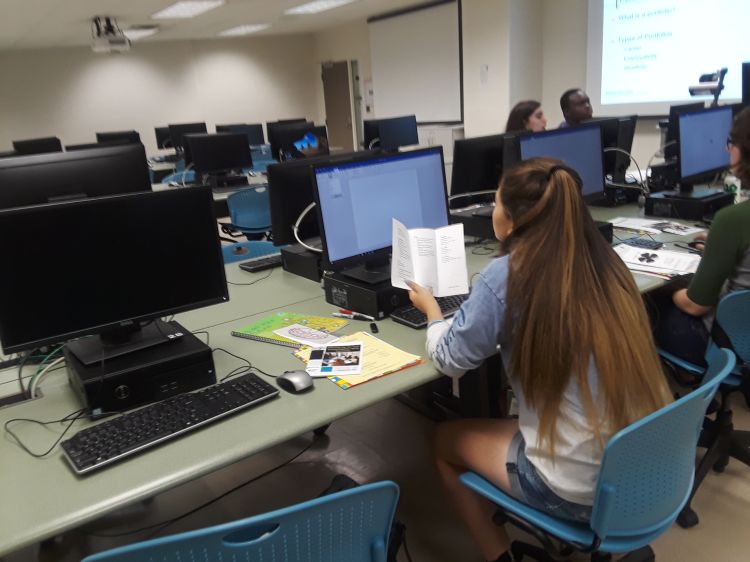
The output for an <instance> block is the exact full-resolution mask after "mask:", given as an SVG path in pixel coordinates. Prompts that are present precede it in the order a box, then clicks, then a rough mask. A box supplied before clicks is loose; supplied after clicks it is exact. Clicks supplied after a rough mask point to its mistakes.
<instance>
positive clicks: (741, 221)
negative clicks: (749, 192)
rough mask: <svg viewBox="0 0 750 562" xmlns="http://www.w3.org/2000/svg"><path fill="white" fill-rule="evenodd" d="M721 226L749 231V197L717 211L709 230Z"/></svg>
mask: <svg viewBox="0 0 750 562" xmlns="http://www.w3.org/2000/svg"><path fill="white" fill-rule="evenodd" d="M721 228H728V229H731V230H736V229H741V230H747V231H750V199H748V200H747V201H744V202H742V203H738V204H737V205H730V206H728V207H724V208H723V209H721V210H720V211H718V212H717V213H716V216H715V217H714V222H713V224H712V225H711V230H714V229H717V230H718V229H721Z"/></svg>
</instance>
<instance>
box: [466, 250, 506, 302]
mask: <svg viewBox="0 0 750 562" xmlns="http://www.w3.org/2000/svg"><path fill="white" fill-rule="evenodd" d="M509 266H510V263H509V256H501V257H499V258H495V259H493V260H492V261H491V262H490V263H489V264H487V266H486V267H485V268H484V269H483V270H482V271H481V272H480V273H479V279H478V280H477V281H476V282H475V283H474V287H475V288H476V287H477V285H478V284H481V285H484V287H485V288H486V289H488V290H489V291H490V292H492V293H493V294H494V295H495V296H496V297H497V298H498V299H500V300H504V298H505V289H506V286H507V284H508V270H509Z"/></svg>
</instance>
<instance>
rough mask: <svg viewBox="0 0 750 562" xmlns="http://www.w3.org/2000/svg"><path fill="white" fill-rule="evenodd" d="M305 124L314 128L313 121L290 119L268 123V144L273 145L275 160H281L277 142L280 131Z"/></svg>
mask: <svg viewBox="0 0 750 562" xmlns="http://www.w3.org/2000/svg"><path fill="white" fill-rule="evenodd" d="M305 124H307V125H309V126H314V123H313V122H312V121H305V120H304V119H290V120H287V121H270V122H268V123H266V138H267V139H268V144H270V145H271V156H272V157H273V158H274V159H275V160H279V151H278V146H279V143H278V141H277V140H276V136H277V134H278V131H281V130H283V129H287V128H289V127H295V126H299V125H305ZM274 149H275V150H274Z"/></svg>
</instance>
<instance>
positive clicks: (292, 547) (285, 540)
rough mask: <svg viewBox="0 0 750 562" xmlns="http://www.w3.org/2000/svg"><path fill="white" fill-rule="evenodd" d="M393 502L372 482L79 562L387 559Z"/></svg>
mask: <svg viewBox="0 0 750 562" xmlns="http://www.w3.org/2000/svg"><path fill="white" fill-rule="evenodd" d="M397 502H398V486H396V484H395V483H393V482H389V481H385V482H375V483H373V484H366V485H364V486H359V487H356V488H351V489H349V490H344V491H342V492H337V493H335V494H331V495H327V496H322V497H320V498H316V499H314V500H310V501H306V502H303V503H300V504H297V505H293V506H291V507H287V508H284V509H279V510H277V511H272V512H270V513H267V514H263V515H256V516H255V517H248V518H247V519H242V520H240V521H235V522H232V523H225V524H223V525H217V526H215V527H209V528H206V529H200V530H197V531H190V532H187V533H181V534H178V535H172V536H169V537H164V538H159V539H154V540H149V541H145V542H141V543H137V544H133V545H129V546H122V547H119V548H115V549H112V550H108V551H106V552H102V553H99V554H94V555H92V556H88V557H87V558H84V560H83V561H82V562H100V561H108V562H143V561H150V560H153V561H156V560H158V561H159V562H186V561H190V560H195V561H197V560H201V561H203V560H206V561H208V560H215V561H222V560H223V561H225V562H230V561H239V560H247V561H251V560H252V561H262V560H263V561H264V560H267V561H269V562H270V561H273V562H318V561H320V562H322V561H326V562H386V553H387V550H388V535H389V533H390V530H391V523H392V522H393V516H394V514H395V511H396V503H397Z"/></svg>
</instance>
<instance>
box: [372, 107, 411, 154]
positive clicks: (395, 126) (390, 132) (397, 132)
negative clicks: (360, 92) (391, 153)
mask: <svg viewBox="0 0 750 562" xmlns="http://www.w3.org/2000/svg"><path fill="white" fill-rule="evenodd" d="M375 140H377V141H378V142H376V143H375V144H374V146H378V147H380V149H381V150H397V149H398V148H399V147H401V146H410V145H414V144H419V135H418V133H417V118H416V116H415V115H404V116H401V117H391V118H388V119H370V120H367V121H365V122H364V145H365V148H370V146H371V145H372V144H373V141H375Z"/></svg>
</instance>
